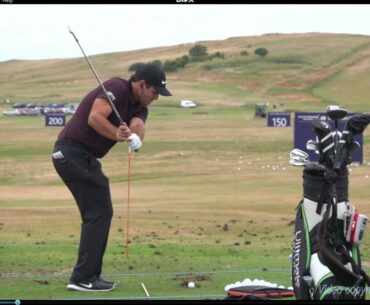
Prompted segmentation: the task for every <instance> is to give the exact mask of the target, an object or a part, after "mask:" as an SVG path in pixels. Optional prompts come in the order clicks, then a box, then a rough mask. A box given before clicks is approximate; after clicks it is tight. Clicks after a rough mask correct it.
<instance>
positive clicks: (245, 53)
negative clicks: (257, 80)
mask: <svg viewBox="0 0 370 305" xmlns="http://www.w3.org/2000/svg"><path fill="white" fill-rule="evenodd" d="M248 55H249V54H248V51H241V52H240V56H248Z"/></svg>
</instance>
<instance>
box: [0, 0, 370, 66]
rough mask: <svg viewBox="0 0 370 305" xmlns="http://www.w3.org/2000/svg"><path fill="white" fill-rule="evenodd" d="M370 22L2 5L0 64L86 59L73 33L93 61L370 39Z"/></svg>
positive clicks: (143, 7)
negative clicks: (250, 40) (247, 43)
mask: <svg viewBox="0 0 370 305" xmlns="http://www.w3.org/2000/svg"><path fill="white" fill-rule="evenodd" d="M3 2H4V1H3ZM369 16H370V5H369V4H364V5H359V4H353V5H350V4H344V5H321V4H314V5H302V4H286V5H283V4H277V5H271V4H262V5H252V4H241V5H236V4H233V5H225V4H223V5H218V4H205V5H201V4H196V5H192V4H188V5H184V4H179V5H177V4H160V5H159V4H139V5H134V4H114V5H113V4H112V5H106V4H98V5H96V4H95V5H71V4H65V5H50V4H49V5H20V4H16V5H14V4H0V20H1V27H0V62H2V61H7V60H12V59H18V60H22V59H27V60H36V59H52V58H72V57H81V56H83V55H82V53H81V50H80V49H79V47H78V45H77V44H76V42H75V41H74V39H73V37H72V36H71V34H70V33H69V31H68V27H70V28H71V30H72V31H73V32H74V33H75V35H76V36H77V38H78V40H79V42H80V44H81V46H82V48H83V49H84V51H85V53H86V54H87V55H88V56H89V55H95V54H102V53H110V52H121V51H132V50H137V49H145V48H154V47H161V46H172V45H178V44H182V43H195V42H198V41H204V40H223V39H227V38H229V37H237V36H259V35H263V34H269V33H282V34H289V33H307V32H325V33H346V34H361V35H370V18H369Z"/></svg>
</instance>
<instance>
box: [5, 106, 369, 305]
mask: <svg viewBox="0 0 370 305" xmlns="http://www.w3.org/2000/svg"><path fill="white" fill-rule="evenodd" d="M0 126H1V129H0V133H1V137H0V139H1V140H0V142H1V147H2V149H1V159H0V160H1V161H0V162H1V163H0V166H1V176H0V182H1V185H0V192H1V207H0V213H1V215H2V217H1V225H0V228H1V236H2V242H1V246H0V255H1V277H0V285H1V286H3V288H5V287H6V289H1V290H0V299H15V298H17V299H79V298H94V299H95V298H113V299H114V298H117V299H122V298H123V299H130V298H133V299H135V298H145V294H144V291H143V289H142V287H141V285H140V283H141V282H144V283H145V286H146V287H147V289H148V291H149V294H150V297H151V298H153V299H155V298H161V299H164V298H170V299H176V298H185V299H186V298H189V299H191V298H192V296H193V297H194V298H197V299H205V298H213V299H214V298H216V299H217V298H221V297H222V296H223V295H226V293H225V291H224V287H225V286H226V285H227V284H231V283H234V282H237V281H242V280H244V279H245V278H250V279H256V278H258V279H264V280H266V281H270V282H273V283H278V284H279V285H284V286H291V279H290V271H289V268H290V260H289V258H288V256H289V254H290V253H291V242H292V236H293V235H292V234H293V228H294V224H293V223H294V215H295V208H296V206H297V204H298V202H299V200H300V199H301V196H302V187H301V186H302V180H301V176H302V168H300V167H292V166H289V164H288V158H289V152H290V150H291V149H292V139H293V128H292V127H286V128H271V127H267V126H266V120H265V119H261V118H254V113H253V109H252V108H251V107H248V106H239V107H236V108H235V109H234V111H232V110H230V109H228V108H224V109H222V108H220V107H207V106H204V107H202V106H200V107H198V108H195V109H182V108H180V107H165V106H164V107H159V106H157V107H153V108H152V109H151V110H150V118H149V120H148V123H147V134H146V140H145V142H144V145H143V148H142V150H141V151H140V152H139V153H136V154H133V155H132V178H131V179H132V183H131V196H132V197H131V205H130V213H129V217H130V231H129V235H130V243H129V247H128V257H127V253H126V251H127V248H126V238H125V234H126V226H125V223H126V217H127V165H128V162H127V161H128V154H127V145H126V144H123V143H120V144H117V145H116V146H115V147H114V148H113V150H112V151H111V152H110V153H109V154H108V155H107V156H106V157H105V158H104V159H101V163H102V165H103V170H104V172H105V174H106V175H107V176H108V177H109V178H110V182H111V191H112V198H113V204H114V218H113V221H112V226H111V231H110V239H109V243H108V248H107V251H106V255H105V258H104V267H103V276H105V277H106V278H108V279H112V280H115V281H119V285H118V286H117V288H116V289H115V290H114V291H112V292H109V293H99V295H96V294H94V295H87V294H86V293H82V292H70V291H67V289H66V284H67V283H68V277H69V275H70V272H71V268H72V267H73V265H74V263H75V259H76V253H77V250H78V242H79V230H80V223H81V222H80V218H79V214H78V210H77V207H76V206H75V203H74V201H73V199H72V196H71V194H70V193H69V192H68V190H67V189H66V187H65V186H64V184H63V183H62V182H61V181H60V179H59V177H58V176H57V175H56V173H55V171H54V169H53V166H52V163H51V156H50V155H51V150H52V147H53V143H54V140H55V138H56V136H57V134H58V132H59V131H60V128H59V127H53V128H45V127H44V118H43V117H5V116H2V117H0ZM367 137H368V136H366V135H365V138H367ZM365 143H366V139H365ZM367 148H368V147H367V146H366V145H365V149H364V153H365V159H366V156H367V155H368V154H367ZM369 171H370V169H369V168H368V166H367V165H363V166H359V167H354V166H353V167H351V176H350V198H351V200H352V201H353V203H354V204H355V205H356V207H358V208H359V210H361V212H362V213H365V214H369V205H368V199H367V198H369V188H368V187H367V185H368V180H366V178H365V175H367V174H368V172H369ZM361 250H362V254H363V261H364V262H365V264H366V261H368V260H369V255H368V253H369V251H368V250H369V243H368V241H367V240H365V243H364V244H363V245H362V246H361ZM190 280H191V281H194V282H195V283H196V285H197V287H196V288H195V289H189V288H186V285H185V284H186V282H187V281H190Z"/></svg>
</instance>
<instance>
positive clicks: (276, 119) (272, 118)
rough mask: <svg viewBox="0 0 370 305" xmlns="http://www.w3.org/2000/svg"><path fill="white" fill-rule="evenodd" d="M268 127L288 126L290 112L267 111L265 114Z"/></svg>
mask: <svg viewBox="0 0 370 305" xmlns="http://www.w3.org/2000/svg"><path fill="white" fill-rule="evenodd" d="M267 126H268V127H288V126H290V112H269V113H268V114H267Z"/></svg>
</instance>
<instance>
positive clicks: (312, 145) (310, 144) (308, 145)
mask: <svg viewBox="0 0 370 305" xmlns="http://www.w3.org/2000/svg"><path fill="white" fill-rule="evenodd" d="M317 146H318V145H317V143H316V142H315V141H314V140H308V141H307V143H306V149H307V150H314V151H317V150H318V147H317ZM317 153H318V152H317Z"/></svg>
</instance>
